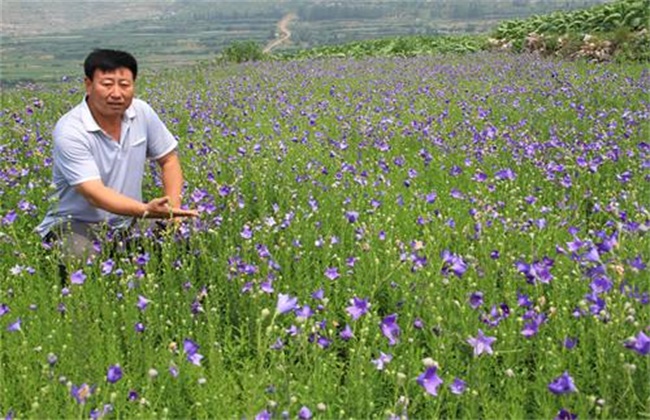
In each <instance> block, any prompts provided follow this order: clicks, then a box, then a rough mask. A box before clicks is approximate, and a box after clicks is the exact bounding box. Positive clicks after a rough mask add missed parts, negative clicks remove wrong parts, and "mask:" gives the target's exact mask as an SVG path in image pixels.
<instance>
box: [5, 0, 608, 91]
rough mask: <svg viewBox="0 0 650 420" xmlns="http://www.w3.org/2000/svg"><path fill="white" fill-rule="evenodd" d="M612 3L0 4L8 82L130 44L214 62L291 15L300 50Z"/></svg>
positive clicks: (461, 30) (149, 56)
mask: <svg viewBox="0 0 650 420" xmlns="http://www.w3.org/2000/svg"><path fill="white" fill-rule="evenodd" d="M603 1H604V0H562V1H548V0H544V1H541V0H540V1H534V0H530V1H528V0H525V1H524V0H498V1H488V0H471V1H466V2H450V1H445V0H435V1H427V0H415V1H397V2H396V1H364V2H362V3H358V2H355V3H349V4H348V3H343V2H338V3H335V2H324V1H307V0H286V1H270V0H266V1H256V2H250V1H243V2H209V1H190V0H182V1H180V0H176V1H173V0H161V1H155V2H147V1H138V0H136V1H131V2H128V3H126V2H124V1H121V0H120V1H116V2H103V1H77V2H75V7H74V8H71V7H69V6H70V3H69V2H65V1H60V0H59V1H50V2H40V1H36V2H34V1H29V2H22V1H16V0H9V1H3V2H2V5H1V7H2V22H1V23H2V35H0V36H1V37H2V38H1V39H0V41H1V42H0V54H1V56H2V60H1V61H0V73H1V81H2V84H4V85H7V84H15V83H17V82H21V81H22V82H25V81H36V82H46V81H54V80H58V79H60V78H61V77H62V76H64V75H77V74H79V69H80V65H81V62H82V60H83V58H84V57H85V55H86V54H87V52H88V51H90V50H91V49H92V48H96V47H100V46H101V47H115V48H122V49H127V50H130V51H132V52H133V53H134V54H136V55H137V56H138V58H139V59H140V60H141V62H142V64H143V67H146V68H149V69H154V70H159V69H163V68H166V67H177V66H182V65H186V64H191V63H196V62H197V61H202V60H209V59H213V58H214V57H215V56H217V55H218V54H220V53H221V52H222V51H223V50H224V49H225V48H227V47H228V46H230V45H231V44H232V43H233V42H235V41H242V40H250V41H254V42H256V43H258V44H260V45H265V44H266V43H268V42H270V41H271V40H273V39H274V38H275V37H276V36H277V22H278V21H279V20H280V19H281V18H282V17H283V16H285V15H286V14H288V13H295V14H296V16H297V19H295V20H294V21H292V23H291V32H292V36H291V42H290V43H287V44H283V45H282V49H283V50H285V51H287V52H297V51H301V50H305V49H309V48H314V47H321V46H325V45H333V44H342V43H346V42H358V41H363V40H368V39H384V38H387V37H393V38H394V37H401V36H409V35H417V36H435V35H451V34H469V33H487V32H489V31H490V30H492V29H493V28H495V27H496V26H497V25H498V24H499V22H500V21H502V20H503V19H510V18H515V17H519V18H521V17H525V16H529V15H530V14H532V13H545V12H549V11H552V10H558V9H562V10H570V9H571V10H572V9H575V8H578V7H584V6H586V5H590V4H597V3H602V2H603Z"/></svg>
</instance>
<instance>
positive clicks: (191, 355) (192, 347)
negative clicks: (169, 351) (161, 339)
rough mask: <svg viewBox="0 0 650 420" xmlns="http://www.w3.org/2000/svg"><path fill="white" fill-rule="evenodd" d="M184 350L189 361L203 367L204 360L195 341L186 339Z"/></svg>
mask: <svg viewBox="0 0 650 420" xmlns="http://www.w3.org/2000/svg"><path fill="white" fill-rule="evenodd" d="M183 350H184V351H185V354H186V355H187V360H188V361H189V362H190V363H192V364H194V365H196V366H201V359H203V355H201V354H199V345H198V344H196V343H195V342H194V341H192V340H190V339H189V338H186V339H185V340H184V341H183Z"/></svg>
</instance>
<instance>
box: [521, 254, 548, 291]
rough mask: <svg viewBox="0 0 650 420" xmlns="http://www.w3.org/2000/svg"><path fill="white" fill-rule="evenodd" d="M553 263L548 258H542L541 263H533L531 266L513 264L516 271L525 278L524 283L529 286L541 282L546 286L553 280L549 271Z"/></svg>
mask: <svg viewBox="0 0 650 420" xmlns="http://www.w3.org/2000/svg"><path fill="white" fill-rule="evenodd" d="M553 264H554V261H553V260H552V259H550V258H548V257H544V258H543V259H542V260H541V261H533V263H532V264H527V263H525V262H523V261H519V262H517V263H516V264H515V266H516V268H517V270H519V272H520V273H522V274H523V275H524V276H526V281H527V282H528V283H530V284H535V283H536V282H538V281H539V282H541V283H545V284H548V283H550V282H551V280H552V279H553V276H552V275H551V272H550V269H551V267H552V266H553Z"/></svg>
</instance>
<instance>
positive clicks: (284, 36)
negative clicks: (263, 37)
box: [262, 13, 298, 53]
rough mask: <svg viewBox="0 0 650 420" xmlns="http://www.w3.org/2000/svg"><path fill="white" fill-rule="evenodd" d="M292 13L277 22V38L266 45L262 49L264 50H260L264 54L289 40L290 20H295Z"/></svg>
mask: <svg viewBox="0 0 650 420" xmlns="http://www.w3.org/2000/svg"><path fill="white" fill-rule="evenodd" d="M297 17H298V16H296V15H295V14H294V13H289V14H288V15H286V16H284V17H283V18H282V19H280V21H279V22H278V34H279V36H278V38H276V39H274V40H273V41H271V42H269V43H268V44H266V47H264V50H262V51H263V52H264V53H269V52H271V50H272V49H273V48H275V47H277V46H278V45H281V44H282V43H284V42H287V41H289V39H290V38H291V31H290V30H289V23H291V21H292V20H294V19H295V18H297Z"/></svg>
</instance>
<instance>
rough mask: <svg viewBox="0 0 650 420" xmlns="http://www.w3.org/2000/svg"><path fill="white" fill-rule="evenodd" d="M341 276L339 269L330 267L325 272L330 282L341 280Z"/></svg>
mask: <svg viewBox="0 0 650 420" xmlns="http://www.w3.org/2000/svg"><path fill="white" fill-rule="evenodd" d="M339 276H340V274H339V269H338V268H336V267H329V268H328V269H327V270H325V277H327V278H328V279H330V280H336V279H337V278H339Z"/></svg>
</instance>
